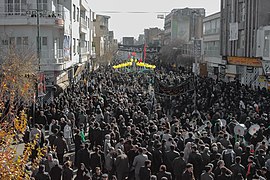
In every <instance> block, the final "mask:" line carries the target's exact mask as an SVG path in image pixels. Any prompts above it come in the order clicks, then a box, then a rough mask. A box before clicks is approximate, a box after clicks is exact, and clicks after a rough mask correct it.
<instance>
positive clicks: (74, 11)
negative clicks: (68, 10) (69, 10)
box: [73, 4, 76, 20]
mask: <svg viewBox="0 0 270 180" xmlns="http://www.w3.org/2000/svg"><path fill="white" fill-rule="evenodd" d="M73 19H74V20H75V19H76V6H75V4H73Z"/></svg>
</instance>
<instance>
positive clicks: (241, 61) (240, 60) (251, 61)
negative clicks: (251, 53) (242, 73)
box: [228, 56, 262, 67]
mask: <svg viewBox="0 0 270 180" xmlns="http://www.w3.org/2000/svg"><path fill="white" fill-rule="evenodd" d="M228 63H229V64H234V65H242V66H251V67H262V62H261V60H260V59H259V58H247V57H232V56H229V57H228Z"/></svg>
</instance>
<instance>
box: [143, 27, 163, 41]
mask: <svg viewBox="0 0 270 180" xmlns="http://www.w3.org/2000/svg"><path fill="white" fill-rule="evenodd" d="M163 40H164V31H163V30H161V29H159V28H157V27H156V28H149V29H144V41H145V43H146V44H147V45H150V46H161V45H162V44H163Z"/></svg>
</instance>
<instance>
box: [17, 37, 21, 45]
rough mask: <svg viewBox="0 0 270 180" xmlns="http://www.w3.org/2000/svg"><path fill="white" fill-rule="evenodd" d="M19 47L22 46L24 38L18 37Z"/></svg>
mask: <svg viewBox="0 0 270 180" xmlns="http://www.w3.org/2000/svg"><path fill="white" fill-rule="evenodd" d="M16 41H17V45H22V38H21V37H17V40H16Z"/></svg>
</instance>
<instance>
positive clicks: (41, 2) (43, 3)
mask: <svg viewBox="0 0 270 180" xmlns="http://www.w3.org/2000/svg"><path fill="white" fill-rule="evenodd" d="M38 8H39V10H43V11H44V10H45V11H47V10H48V0H38Z"/></svg>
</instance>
